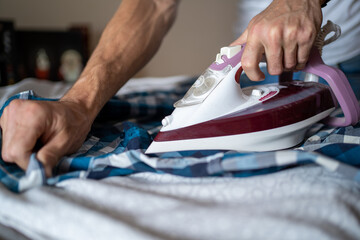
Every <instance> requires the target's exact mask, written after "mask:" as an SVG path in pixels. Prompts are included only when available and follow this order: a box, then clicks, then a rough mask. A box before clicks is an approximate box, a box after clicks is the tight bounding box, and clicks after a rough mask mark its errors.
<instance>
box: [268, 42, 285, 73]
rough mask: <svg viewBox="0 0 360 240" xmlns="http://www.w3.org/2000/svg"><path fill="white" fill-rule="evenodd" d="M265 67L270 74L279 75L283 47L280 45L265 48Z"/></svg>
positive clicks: (281, 68)
mask: <svg viewBox="0 0 360 240" xmlns="http://www.w3.org/2000/svg"><path fill="white" fill-rule="evenodd" d="M265 56H266V62H267V69H268V72H269V74H270V75H280V74H281V73H282V72H283V69H284V68H283V56H284V53H283V49H282V47H281V46H280V45H273V46H271V47H266V48H265Z"/></svg>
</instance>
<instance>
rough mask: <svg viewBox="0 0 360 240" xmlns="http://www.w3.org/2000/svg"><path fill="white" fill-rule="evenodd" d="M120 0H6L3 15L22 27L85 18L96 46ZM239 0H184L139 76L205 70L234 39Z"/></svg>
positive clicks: (58, 25)
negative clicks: (160, 42)
mask: <svg viewBox="0 0 360 240" xmlns="http://www.w3.org/2000/svg"><path fill="white" fill-rule="evenodd" d="M120 2H121V1H120V0H102V1H99V0H61V1H60V0H58V1H55V0H0V19H13V20H14V21H15V22H16V27H17V28H21V29H29V28H30V29H31V28H37V29H58V30H61V29H66V28H67V27H68V26H69V25H70V24H78V23H82V24H83V23H85V24H88V25H89V27H90V30H91V34H92V37H91V40H90V45H91V47H92V48H94V46H95V45H96V43H97V41H98V39H99V37H100V34H101V32H102V30H103V28H104V27H105V25H106V23H107V22H108V20H109V19H110V18H111V16H112V14H113V13H114V12H115V10H116V9H117V7H118V5H119V4H120ZM236 3H237V0H182V2H181V5H180V9H179V13H178V17H177V20H176V22H175V24H174V26H173V28H172V29H171V30H170V32H169V34H168V35H167V36H166V38H165V40H164V42H163V45H162V46H161V48H160V50H159V52H158V53H157V54H156V56H155V57H154V58H153V59H152V60H151V62H150V63H149V64H148V65H147V66H145V68H144V69H142V70H141V72H140V73H139V74H138V75H137V76H171V75H179V74H186V75H194V74H199V73H201V72H202V71H203V70H204V69H205V68H206V67H207V66H208V65H209V64H210V63H211V62H212V61H213V60H214V57H215V55H216V53H217V51H218V50H219V48H220V47H222V46H224V45H227V44H229V43H231V42H232V41H233V40H234V34H233V32H234V31H233V28H234V23H235V20H236Z"/></svg>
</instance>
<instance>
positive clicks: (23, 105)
mask: <svg viewBox="0 0 360 240" xmlns="http://www.w3.org/2000/svg"><path fill="white" fill-rule="evenodd" d="M91 123H92V122H91V121H90V120H89V119H88V117H87V114H86V112H85V111H84V109H82V108H80V107H79V106H78V105H77V104H74V103H71V102H61V101H59V102H48V101H30V100H13V101H12V102H11V103H10V104H9V106H7V107H6V108H5V109H4V112H3V115H2V117H1V119H0V126H1V128H2V134H3V138H2V158H3V160H4V161H6V162H12V163H16V164H17V165H18V166H19V167H21V168H22V169H24V170H26V169H27V166H28V163H29V159H30V155H31V154H32V153H33V152H34V148H35V146H37V145H38V144H39V149H38V151H37V155H36V157H37V159H38V160H39V161H40V162H42V164H43V165H44V167H45V172H46V175H47V176H48V177H49V176H51V172H52V168H53V167H54V166H55V165H56V164H57V163H58V161H59V160H60V158H61V157H62V156H64V155H66V154H70V153H73V152H75V151H76V150H78V149H79V148H80V146H81V145H82V143H83V142H84V140H85V138H86V136H87V134H88V132H89V131H90V127H91Z"/></svg>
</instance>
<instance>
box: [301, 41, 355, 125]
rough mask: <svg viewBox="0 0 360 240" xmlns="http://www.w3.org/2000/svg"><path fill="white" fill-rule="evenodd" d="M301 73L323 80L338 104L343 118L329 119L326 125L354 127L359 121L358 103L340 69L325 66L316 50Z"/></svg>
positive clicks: (312, 52) (311, 53)
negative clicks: (310, 74)
mask: <svg viewBox="0 0 360 240" xmlns="http://www.w3.org/2000/svg"><path fill="white" fill-rule="evenodd" d="M302 71H304V72H308V73H312V74H315V75H317V76H319V77H322V78H323V79H325V80H326V82H327V83H328V84H329V85H330V88H331V89H332V91H333V93H334V95H335V97H336V99H337V100H338V102H339V104H340V107H341V109H342V111H343V113H344V117H329V118H327V119H326V120H325V123H326V124H328V125H330V126H334V127H344V126H348V125H355V124H356V123H357V122H358V121H359V120H360V106H359V102H358V101H357V99H356V97H355V94H354V92H353V90H352V88H351V86H350V84H349V82H348V80H347V78H346V76H345V74H344V73H343V72H342V71H341V70H340V69H337V68H334V67H331V66H328V65H326V64H325V63H324V62H323V60H322V58H321V56H320V53H319V51H318V50H317V49H316V48H313V49H312V50H311V52H310V57H309V60H308V63H307V65H306V67H305V68H304V69H303V70H302Z"/></svg>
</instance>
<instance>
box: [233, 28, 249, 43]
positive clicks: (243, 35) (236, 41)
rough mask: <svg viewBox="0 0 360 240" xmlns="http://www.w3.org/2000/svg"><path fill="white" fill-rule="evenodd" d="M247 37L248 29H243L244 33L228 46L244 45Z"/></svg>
mask: <svg viewBox="0 0 360 240" xmlns="http://www.w3.org/2000/svg"><path fill="white" fill-rule="evenodd" d="M247 37H248V29H245V31H244V32H243V33H242V34H241V35H240V37H239V38H238V39H236V40H235V41H234V42H233V43H231V44H230V46H235V45H241V44H244V43H246V40H247Z"/></svg>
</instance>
